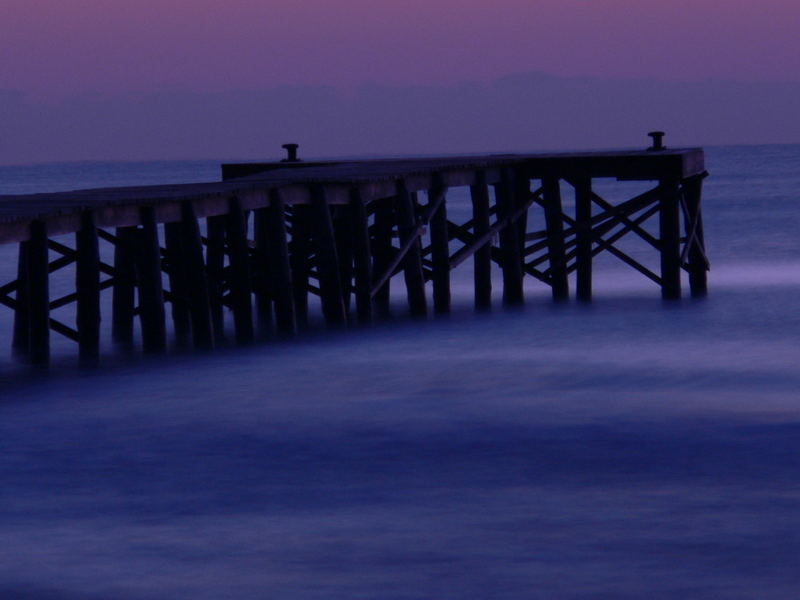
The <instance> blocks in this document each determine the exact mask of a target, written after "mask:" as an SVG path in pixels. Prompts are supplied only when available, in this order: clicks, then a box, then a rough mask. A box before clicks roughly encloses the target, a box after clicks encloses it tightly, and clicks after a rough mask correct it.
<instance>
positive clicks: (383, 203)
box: [372, 198, 395, 319]
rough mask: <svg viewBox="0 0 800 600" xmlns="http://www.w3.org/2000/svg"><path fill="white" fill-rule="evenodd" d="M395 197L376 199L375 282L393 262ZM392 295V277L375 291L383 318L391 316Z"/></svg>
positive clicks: (374, 231)
mask: <svg viewBox="0 0 800 600" xmlns="http://www.w3.org/2000/svg"><path fill="white" fill-rule="evenodd" d="M393 204H394V199H393V198H383V199H381V200H378V201H376V206H375V226H374V227H373V230H372V231H373V233H372V252H373V255H374V258H373V262H372V274H373V277H374V279H375V281H373V284H376V283H378V281H377V280H378V278H380V277H381V276H382V275H383V274H384V272H385V271H386V269H388V268H389V266H390V265H391V263H392V258H393V256H394V253H395V249H394V247H393V246H392V230H393V227H394V207H393ZM390 296H391V277H387V278H386V281H385V282H384V283H383V285H381V287H380V288H379V289H378V290H377V291H376V292H375V294H374V300H375V311H376V313H377V314H378V316H379V317H380V318H382V319H387V318H388V317H389V316H390V308H389V306H390V302H389V301H390Z"/></svg>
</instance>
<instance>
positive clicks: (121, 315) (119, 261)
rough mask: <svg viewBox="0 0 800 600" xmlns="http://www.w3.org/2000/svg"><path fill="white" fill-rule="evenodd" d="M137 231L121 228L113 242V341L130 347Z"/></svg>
mask: <svg viewBox="0 0 800 600" xmlns="http://www.w3.org/2000/svg"><path fill="white" fill-rule="evenodd" d="M136 231H137V228H136V227H131V226H125V227H119V228H117V231H116V239H115V240H114V286H113V291H112V296H111V339H112V340H113V341H114V342H115V343H116V344H119V345H120V346H123V347H130V346H131V345H132V344H133V317H134V306H135V300H136V298H135V296H136V258H135V244H136V239H137V234H136Z"/></svg>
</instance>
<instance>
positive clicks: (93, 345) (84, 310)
mask: <svg viewBox="0 0 800 600" xmlns="http://www.w3.org/2000/svg"><path fill="white" fill-rule="evenodd" d="M75 246H76V250H77V261H76V265H75V266H76V269H75V289H76V291H77V304H78V305H77V319H76V327H77V330H78V348H79V351H80V358H81V360H82V361H84V362H89V361H95V360H97V358H98V356H99V354H100V251H99V247H98V239H97V226H96V221H95V214H94V212H93V211H91V210H87V211H84V212H83V214H82V215H81V229H80V231H78V233H77V234H76V235H75Z"/></svg>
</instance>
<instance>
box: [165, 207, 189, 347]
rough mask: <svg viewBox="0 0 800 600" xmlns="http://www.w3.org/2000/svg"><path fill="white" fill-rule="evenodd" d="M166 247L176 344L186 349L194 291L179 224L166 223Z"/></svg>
mask: <svg viewBox="0 0 800 600" xmlns="http://www.w3.org/2000/svg"><path fill="white" fill-rule="evenodd" d="M164 246H165V250H166V255H165V257H164V258H165V260H164V262H165V263H166V267H167V275H168V276H169V291H170V295H169V298H170V305H171V306H170V309H171V312H172V326H173V329H174V332H175V344H176V345H177V346H178V347H179V348H186V347H187V346H188V345H189V337H190V334H191V331H192V325H191V317H190V315H189V298H190V296H191V294H192V290H191V288H190V287H189V285H188V279H187V266H186V253H185V252H184V249H183V233H182V226H181V224H180V223H179V222H175V223H164Z"/></svg>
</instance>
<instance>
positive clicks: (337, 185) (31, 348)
mask: <svg viewBox="0 0 800 600" xmlns="http://www.w3.org/2000/svg"><path fill="white" fill-rule="evenodd" d="M704 176H705V170H704V162H703V151H702V150H700V149H682V150H663V149H656V151H641V152H638V151H635V152H604V153H570V154H550V155H490V156H466V157H434V158H419V159H397V160H370V161H340V162H335V161H331V162H316V163H304V162H299V161H298V162H292V163H286V162H283V163H247V164H240V165H224V166H223V179H224V180H223V181H221V182H216V183H206V184H187V185H162V186H147V187H127V188H108V189H92V190H81V191H75V192H60V193H52V194H34V195H25V196H0V243H6V244H8V243H18V244H19V260H18V270H17V277H16V279H14V280H13V281H10V282H8V283H6V284H5V285H2V286H0V304H3V305H5V306H6V307H9V308H10V309H12V310H13V311H14V326H13V333H12V338H13V339H12V344H13V348H14V350H15V351H16V352H17V353H18V354H19V355H20V356H22V357H24V358H26V359H27V360H30V361H31V362H34V363H42V362H47V360H48V357H49V348H50V343H49V338H50V333H51V331H52V332H55V333H56V334H59V335H63V336H66V337H67V338H69V339H72V340H75V341H76V342H77V343H78V346H79V349H80V355H81V358H82V359H84V360H90V361H91V360H94V359H96V358H97V356H98V354H99V349H100V337H101V335H100V333H101V328H100V322H101V310H103V307H104V306H106V305H107V304H109V303H108V302H106V303H104V302H101V294H102V292H103V291H104V290H110V295H111V302H110V312H111V321H112V327H111V335H112V338H113V341H114V342H115V343H116V344H119V345H122V346H130V345H132V344H133V343H134V339H135V337H136V336H135V332H134V329H135V323H136V322H137V321H138V323H139V328H140V332H141V333H140V340H141V346H142V348H143V350H144V351H145V352H162V351H164V350H165V349H166V348H167V347H168V343H169V340H168V337H170V339H171V340H172V343H174V344H175V345H178V346H181V345H190V344H191V345H193V346H195V347H197V348H211V347H214V346H215V345H218V344H220V343H222V342H223V340H224V339H225V336H226V319H227V318H229V317H228V315H231V316H232V321H233V328H232V329H233V332H234V333H233V336H234V338H235V340H236V341H237V342H240V343H245V342H249V341H251V340H253V339H256V338H259V339H260V338H269V337H272V336H282V337H288V336H292V335H294V334H295V333H296V332H297V331H298V330H300V329H303V328H304V327H305V326H306V324H307V322H308V319H309V294H315V295H317V296H319V299H320V306H321V309H322V313H323V316H324V319H325V320H326V322H327V323H328V324H329V325H330V326H332V327H344V326H347V324H349V323H352V322H359V323H368V322H371V321H372V320H373V319H375V318H385V317H387V316H388V315H389V310H390V287H391V286H393V285H394V283H393V282H394V280H395V278H396V277H399V276H402V279H403V282H404V285H403V287H404V288H405V294H406V297H407V302H408V309H409V311H410V313H411V314H412V315H414V316H415V317H420V318H422V317H425V316H427V315H428V312H429V311H430V310H431V309H432V311H433V312H434V313H436V314H445V313H447V312H448V311H449V310H450V305H451V298H450V274H451V271H452V270H453V269H455V268H457V267H458V266H459V265H461V264H463V263H464V262H465V261H467V260H470V261H472V263H473V266H474V302H475V306H476V308H478V309H486V308H489V307H490V305H491V302H492V275H491V274H492V269H493V268H499V270H500V272H501V273H502V299H503V303H504V304H506V305H517V304H520V303H522V302H523V301H524V289H525V286H524V285H523V284H524V281H525V280H526V279H530V280H534V281H536V282H537V283H539V284H541V285H544V286H549V288H550V289H551V290H552V296H553V299H554V300H556V301H564V300H566V299H567V298H568V297H569V281H570V274H571V273H573V272H574V273H575V276H574V282H575V288H576V289H575V292H576V297H577V299H578V300H580V301H589V300H590V299H591V297H592V263H593V259H594V257H595V256H596V255H597V254H599V253H601V252H607V253H610V254H611V255H613V256H615V257H616V258H618V259H620V260H621V261H623V262H624V263H625V264H627V265H628V266H629V267H631V268H633V269H635V270H636V271H638V272H639V273H641V274H642V275H643V276H645V277H647V278H648V279H650V280H652V281H653V282H654V283H655V284H657V285H658V286H659V287H660V289H661V294H662V296H663V297H664V298H665V299H675V298H679V297H680V296H681V271H682V270H684V271H686V272H688V282H689V286H690V289H691V293H692V294H693V295H702V294H705V293H706V271H707V269H708V261H707V259H706V255H705V250H704V241H703V225H702V216H701V210H700V199H701V188H702V180H703V178H704ZM599 179H609V180H611V181H614V180H619V181H643V182H651V184H650V185H649V187H648V189H647V190H646V191H644V192H643V193H638V194H636V195H635V196H634V197H631V198H627V199H625V200H623V201H616V202H612V201H610V200H609V199H608V198H604V197H602V196H601V195H600V194H599V193H598V192H597V189H596V188H595V186H594V182H595V180H599ZM458 187H463V188H465V189H466V188H468V189H469V198H470V202H471V207H470V208H471V211H470V215H471V216H470V218H469V219H467V220H465V221H463V222H455V221H454V220H453V219H452V217H451V214H450V213H449V212H448V197H450V196H451V195H452V194H451V192H452V190H453V189H454V188H458ZM565 188H571V192H570V198H574V210H566V209H565V204H564V203H563V202H562V191H563V190H564V189H565ZM571 204H572V203H571ZM451 212H452V211H451ZM651 219H652V220H654V221H656V220H657V228H653V227H650V228H649V229H648V227H647V226H646V225H647V222H648V221H649V220H651ZM69 235H74V244H73V245H69V244H68V243H65V241H66V240H64V239H63V238H64V236H69ZM626 236H636V237H638V238H639V239H640V240H642V241H643V243H644V244H645V245H646V246H648V247H650V248H651V249H652V251H653V252H654V253H655V255H657V256H658V265H659V266H658V267H657V268H655V269H653V268H650V267H648V266H646V265H645V264H643V262H641V261H640V260H638V259H637V258H636V257H635V256H632V255H631V254H630V253H628V252H626V251H625V250H624V249H622V248H621V247H620V245H619V241H620V240H621V239H622V238H623V237H626ZM101 242H102V243H103V244H109V245H110V246H111V249H113V259H110V260H106V259H104V258H103V256H107V255H108V254H109V252H108V251H105V252H101V248H100V244H101ZM72 265H74V285H72V290H71V291H70V292H69V293H68V294H66V295H63V296H61V297H57V298H53V297H51V292H50V285H49V284H50V278H51V276H54V275H53V274H54V273H56V272H57V271H60V270H62V269H64V268H65V267H68V266H72ZM429 293H430V294H431V295H432V304H430V305H429V300H428V295H429ZM72 304H74V305H75V319H74V324H69V323H66V322H64V321H63V320H59V319H58V318H56V317H57V309H60V308H61V307H64V306H68V305H72ZM167 307H168V308H169V313H170V314H169V316H170V317H171V322H172V325H171V328H170V327H168V324H167ZM168 330H171V332H172V335H171V336H168ZM0 336H3V333H2V332H0Z"/></svg>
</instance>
